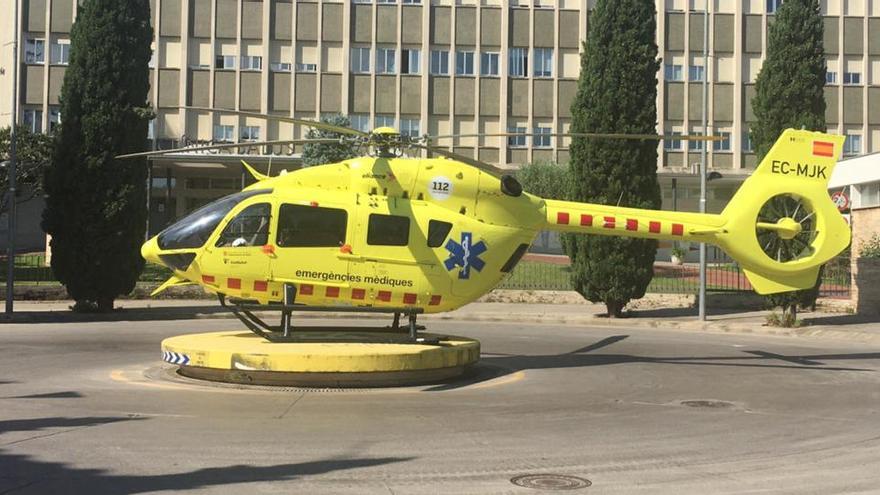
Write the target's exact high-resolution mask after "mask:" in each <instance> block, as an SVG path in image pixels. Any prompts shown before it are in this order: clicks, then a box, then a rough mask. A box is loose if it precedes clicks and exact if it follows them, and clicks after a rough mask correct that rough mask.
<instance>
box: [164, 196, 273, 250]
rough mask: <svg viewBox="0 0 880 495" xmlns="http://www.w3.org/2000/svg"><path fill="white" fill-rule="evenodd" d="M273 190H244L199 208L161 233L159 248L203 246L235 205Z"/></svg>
mask: <svg viewBox="0 0 880 495" xmlns="http://www.w3.org/2000/svg"><path fill="white" fill-rule="evenodd" d="M271 192H272V190H271V189H253V190H250V191H242V192H240V193H236V194H232V195H229V196H226V197H225V198H221V199H218V200H217V201H214V202H213V203H211V204H209V205H206V206H203V207H202V208H199V209H198V210H196V211H194V212H192V213H190V214H189V215H187V216H186V217H184V218H183V219H181V220H179V221H178V222H177V223H175V224H174V225H172V226H170V227H168V228H167V229H165V230H163V231H162V232H161V233H160V234H159V249H185V248H198V247H202V245H203V244H205V242H206V241H207V240H208V237H211V234H213V233H214V230H216V229H217V226H218V225H220V222H221V221H222V220H223V218H224V217H226V215H228V214H229V212H230V211H232V209H233V208H235V205H237V204H239V203H241V202H242V201H244V200H245V199H247V198H250V197H252V196H256V195H258V194H269V193H271Z"/></svg>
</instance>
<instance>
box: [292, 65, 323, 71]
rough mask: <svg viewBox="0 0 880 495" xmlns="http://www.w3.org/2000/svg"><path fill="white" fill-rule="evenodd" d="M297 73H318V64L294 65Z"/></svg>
mask: <svg viewBox="0 0 880 495" xmlns="http://www.w3.org/2000/svg"><path fill="white" fill-rule="evenodd" d="M296 71H297V72H318V64H296Z"/></svg>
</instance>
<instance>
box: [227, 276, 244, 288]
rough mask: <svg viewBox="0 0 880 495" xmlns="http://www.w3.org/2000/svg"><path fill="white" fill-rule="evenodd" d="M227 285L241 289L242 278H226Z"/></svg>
mask: <svg viewBox="0 0 880 495" xmlns="http://www.w3.org/2000/svg"><path fill="white" fill-rule="evenodd" d="M226 287H229V288H230V289H241V279H240V278H230V279H228V280H226Z"/></svg>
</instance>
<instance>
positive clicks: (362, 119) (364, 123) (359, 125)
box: [348, 113, 370, 132]
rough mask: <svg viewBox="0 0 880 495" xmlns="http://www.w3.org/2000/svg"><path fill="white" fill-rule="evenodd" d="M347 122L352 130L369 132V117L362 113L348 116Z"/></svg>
mask: <svg viewBox="0 0 880 495" xmlns="http://www.w3.org/2000/svg"><path fill="white" fill-rule="evenodd" d="M348 121H349V122H350V123H351V128H352V129H357V130H359V131H361V132H370V116H369V115H365V114H362V113H353V114H351V115H349V116H348Z"/></svg>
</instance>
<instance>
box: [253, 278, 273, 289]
mask: <svg viewBox="0 0 880 495" xmlns="http://www.w3.org/2000/svg"><path fill="white" fill-rule="evenodd" d="M267 290H269V282H266V281H265V280H254V291H255V292H266V291H267Z"/></svg>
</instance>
